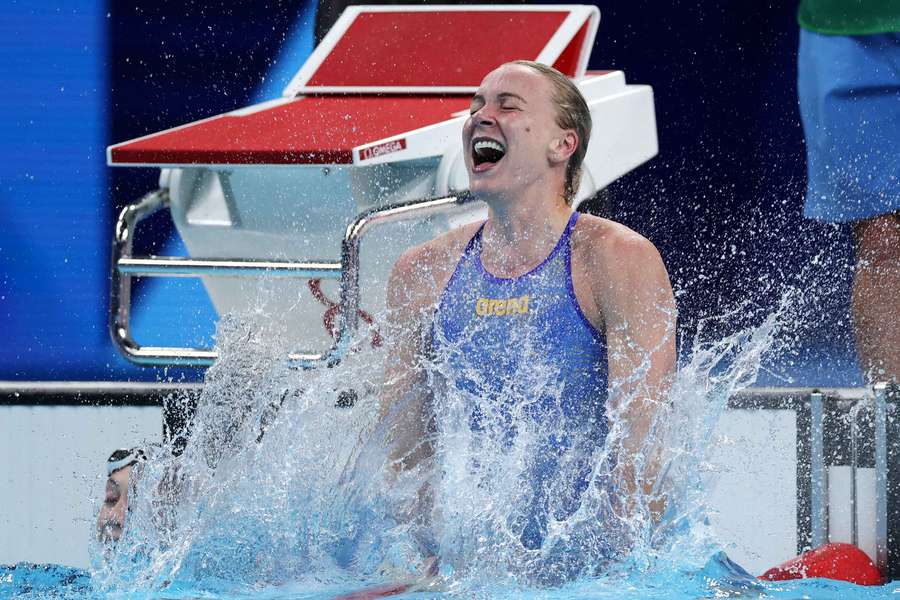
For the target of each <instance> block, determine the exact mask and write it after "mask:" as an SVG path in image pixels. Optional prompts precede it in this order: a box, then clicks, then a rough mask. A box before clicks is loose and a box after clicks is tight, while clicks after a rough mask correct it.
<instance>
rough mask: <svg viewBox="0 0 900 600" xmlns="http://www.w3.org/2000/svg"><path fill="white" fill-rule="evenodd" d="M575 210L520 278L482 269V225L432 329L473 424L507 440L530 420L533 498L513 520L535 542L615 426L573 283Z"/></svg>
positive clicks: (570, 507) (602, 363)
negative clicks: (549, 248)
mask: <svg viewBox="0 0 900 600" xmlns="http://www.w3.org/2000/svg"><path fill="white" fill-rule="evenodd" d="M577 219H578V213H573V214H572V217H571V218H570V219H569V222H568V224H567V225H566V228H565V230H564V231H563V234H562V236H561V237H560V239H559V242H557V244H556V247H555V248H554V249H553V251H552V252H551V253H550V255H549V256H547V258H546V259H545V260H544V261H543V262H542V263H541V264H540V265H538V266H537V267H535V268H534V269H532V270H531V271H529V272H528V273H526V274H524V275H521V276H519V277H514V278H501V277H496V276H494V275H491V274H490V273H488V272H487V271H486V270H485V269H484V266H483V265H482V262H481V237H482V232H483V230H484V225H482V226H481V228H479V230H478V231H477V233H476V234H475V235H474V236H473V237H472V239H471V241H470V242H469V244H468V245H467V246H466V249H465V251H464V252H463V255H462V257H461V258H460V260H459V263H458V265H457V267H456V270H455V271H454V273H453V276H452V277H451V278H450V281H449V282H448V284H447V288H446V289H445V290H444V292H443V294H442V296H441V299H440V304H439V305H438V309H437V311H436V314H435V317H434V325H433V329H432V348H433V351H434V354H435V357H436V361H437V364H438V367H437V370H438V371H439V372H440V373H442V374H443V376H444V378H445V379H446V380H447V383H449V384H450V386H448V389H451V390H452V389H453V388H454V387H455V389H456V390H457V396H458V397H460V398H463V400H462V402H464V403H465V409H466V411H467V417H468V425H469V428H470V430H471V432H473V433H474V434H483V435H489V436H493V438H494V439H499V440H500V441H499V447H501V448H504V447H509V446H510V445H511V444H512V443H513V440H514V439H515V438H516V436H517V435H519V434H520V433H521V431H522V430H524V429H528V430H529V431H530V432H531V433H532V434H534V432H536V435H532V438H531V440H532V442H531V446H530V450H529V452H528V461H529V464H527V465H526V466H525V467H524V475H523V476H524V477H525V479H526V480H527V481H526V483H525V485H527V489H528V490H529V493H528V496H529V497H528V498H527V499H526V500H525V502H526V504H527V506H525V507H523V510H522V514H521V517H520V518H519V519H518V521H519V522H518V523H517V524H516V525H515V528H516V530H517V531H520V532H521V533H520V534H519V535H520V539H521V541H522V544H523V545H524V546H525V547H526V548H530V549H536V548H539V547H540V546H541V543H542V541H543V539H544V537H545V535H546V532H547V524H548V519H549V518H550V517H551V516H552V518H554V519H556V520H563V519H565V518H567V517H568V516H569V515H571V514H572V513H573V512H574V511H575V510H576V509H577V508H578V506H579V504H580V497H581V494H582V493H583V492H584V490H585V489H586V487H587V485H588V481H587V480H588V477H589V473H590V471H591V464H590V457H591V452H592V450H593V449H594V448H596V447H597V446H600V445H602V444H603V441H604V440H605V438H606V434H607V421H606V394H607V390H606V386H607V356H606V343H605V340H604V337H603V335H602V334H601V333H599V332H598V331H597V330H596V329H595V328H594V327H593V326H592V325H591V324H590V322H589V321H588V320H587V318H586V317H585V316H584V314H583V313H582V311H581V308H580V307H579V305H578V301H577V300H576V298H575V292H574V288H573V285H572V266H571V256H572V252H571V244H570V236H571V232H572V230H573V228H574V227H575V222H576V221H577ZM476 466H477V465H476Z"/></svg>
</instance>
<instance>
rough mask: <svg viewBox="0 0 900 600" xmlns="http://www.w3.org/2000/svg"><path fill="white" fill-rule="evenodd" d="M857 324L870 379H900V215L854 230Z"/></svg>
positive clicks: (864, 223)
mask: <svg viewBox="0 0 900 600" xmlns="http://www.w3.org/2000/svg"><path fill="white" fill-rule="evenodd" d="M853 234H854V237H855V238H856V269H855V272H854V277H853V325H854V330H855V334H856V348H857V352H858V353H859V358H860V364H861V365H862V367H863V370H864V371H865V372H866V377H867V379H870V380H872V381H885V380H887V379H890V378H891V377H893V378H895V379H900V213H893V214H889V215H880V216H878V217H873V218H871V219H866V220H864V221H860V222H858V223H855V224H854V225H853Z"/></svg>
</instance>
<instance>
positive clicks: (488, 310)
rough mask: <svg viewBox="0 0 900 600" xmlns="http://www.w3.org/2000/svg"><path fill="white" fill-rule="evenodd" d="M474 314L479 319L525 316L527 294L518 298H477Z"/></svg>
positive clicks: (526, 311) (526, 312)
mask: <svg viewBox="0 0 900 600" xmlns="http://www.w3.org/2000/svg"><path fill="white" fill-rule="evenodd" d="M475 314H476V315H478V316H479V317H490V316H496V317H503V316H514V315H527V314H528V294H525V295H524V296H521V297H519V298H478V299H477V300H475Z"/></svg>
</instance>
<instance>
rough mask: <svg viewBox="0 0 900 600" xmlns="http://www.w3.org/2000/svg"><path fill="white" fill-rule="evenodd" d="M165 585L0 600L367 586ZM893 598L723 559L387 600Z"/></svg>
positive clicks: (53, 571)
mask: <svg viewBox="0 0 900 600" xmlns="http://www.w3.org/2000/svg"><path fill="white" fill-rule="evenodd" d="M210 583H211V582H207V584H206V585H198V584H196V583H193V584H190V583H180V582H173V583H172V584H170V585H169V586H167V587H166V588H165V589H163V590H155V591H146V592H140V591H136V590H130V591H127V592H126V591H110V590H103V589H98V588H97V587H96V584H95V582H94V581H93V580H92V579H91V576H90V573H88V572H87V571H83V570H80V569H72V568H68V567H62V566H58V565H33V564H27V563H21V564H18V565H14V566H6V567H0V598H17V599H22V600H26V599H35V600H38V599H44V598H56V599H59V600H100V599H106V598H133V599H135V600H141V599H144V598H146V599H147V600H150V599H153V600H162V599H171V600H176V599H185V600H187V599H189V598H196V599H200V598H221V599H223V600H229V599H234V600H243V599H250V598H252V599H255V600H269V599H271V600H288V599H293V600H301V599H309V600H313V599H322V600H325V599H328V598H334V597H335V596H338V595H340V594H346V593H350V592H353V591H357V590H360V589H365V588H366V587H367V584H368V585H374V584H375V582H358V583H356V584H349V583H344V584H343V585H340V584H327V583H321V582H316V581H308V582H294V583H290V584H284V585H281V586H271V587H266V586H239V585H230V586H229V585H228V584H224V583H219V584H218V585H210ZM892 594H900V582H893V583H890V584H887V585H884V586H872V587H863V586H857V585H853V584H850V583H845V582H841V581H831V580H825V579H808V580H797V581H785V582H763V581H759V580H756V579H754V578H752V577H751V576H749V575H747V574H746V573H743V572H742V571H741V570H740V567H736V566H735V565H733V564H731V563H730V561H728V559H727V558H726V557H724V555H715V556H713V557H712V558H711V559H710V560H709V562H708V563H707V565H706V566H705V567H704V568H702V569H699V570H696V571H693V572H678V571H673V572H668V573H665V572H656V573H652V572H649V573H647V572H645V573H636V574H631V575H624V574H611V575H608V576H604V577H597V578H585V579H581V580H578V581H575V582H573V583H570V584H567V585H565V586H562V587H559V588H556V589H527V588H512V587H503V586H500V585H495V586H494V587H489V586H488V584H486V583H483V584H482V585H478V586H457V587H456V589H452V588H451V589H449V590H447V591H441V592H417V593H408V594H401V595H397V596H392V597H394V598H398V599H402V598H423V599H424V598H448V599H449V598H456V597H462V598H496V599H498V600H502V599H504V598H510V599H513V598H524V599H527V598H534V599H536V600H537V599H546V600H576V599H585V598H599V599H602V598H610V599H614V598H620V599H623V600H627V599H631V598H635V599H637V598H654V599H660V600H666V599H670V598H671V599H673V600H674V599H681V598H773V599H777V598H785V599H797V598H810V599H814V600H831V599H833V600H839V599H848V600H852V599H859V600H864V599H867V598H872V599H874V598H886V597H889V596H890V595H892Z"/></svg>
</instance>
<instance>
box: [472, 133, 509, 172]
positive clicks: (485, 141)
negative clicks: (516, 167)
mask: <svg viewBox="0 0 900 600" xmlns="http://www.w3.org/2000/svg"><path fill="white" fill-rule="evenodd" d="M505 155H506V147H505V146H504V145H503V144H501V143H500V142H498V141H497V140H493V139H491V138H487V137H478V138H475V139H473V140H472V161H473V164H474V165H475V169H476V170H479V171H480V170H484V169H488V168H490V166H491V165H494V164H496V163H497V162H499V161H500V159H502V158H503V157H504V156H505Z"/></svg>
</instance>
